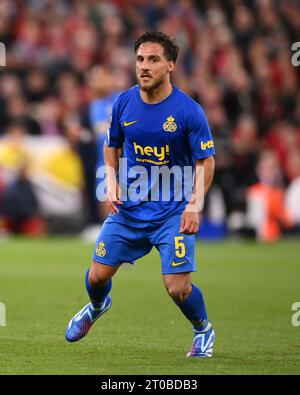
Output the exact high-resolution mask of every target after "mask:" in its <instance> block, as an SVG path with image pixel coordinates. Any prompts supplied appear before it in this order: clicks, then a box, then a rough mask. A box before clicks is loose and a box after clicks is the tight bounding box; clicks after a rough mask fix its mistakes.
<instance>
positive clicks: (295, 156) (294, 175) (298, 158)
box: [285, 147, 300, 233]
mask: <svg viewBox="0 0 300 395" xmlns="http://www.w3.org/2000/svg"><path fill="white" fill-rule="evenodd" d="M286 173H287V177H288V180H289V185H288V187H287V189H286V193H285V207H286V210H287V212H288V214H289V216H290V218H291V219H292V221H293V223H294V224H295V226H296V227H297V230H298V233H299V231H300V150H299V149H298V148H297V147H294V148H293V149H291V150H290V152H289V155H288V158H287V161H286Z"/></svg>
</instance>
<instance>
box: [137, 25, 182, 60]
mask: <svg viewBox="0 0 300 395" xmlns="http://www.w3.org/2000/svg"><path fill="white" fill-rule="evenodd" d="M146 42H151V43H158V44H160V45H161V46H162V47H163V48H164V54H165V56H166V58H167V59H168V60H169V61H172V62H174V63H175V62H176V59H177V55H178V51H179V47H178V45H177V44H176V42H175V40H173V39H171V38H170V37H169V36H168V35H167V34H165V33H162V32H156V31H151V32H146V33H144V34H142V35H141V36H140V37H139V38H138V39H137V40H136V42H135V44H134V51H135V53H136V52H137V50H138V49H139V47H140V46H141V45H142V44H144V43H146Z"/></svg>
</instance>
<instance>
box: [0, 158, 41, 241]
mask: <svg viewBox="0 0 300 395" xmlns="http://www.w3.org/2000/svg"><path fill="white" fill-rule="evenodd" d="M27 172H28V164H27V161H26V158H24V159H23V163H21V164H20V167H19V169H18V171H17V175H16V178H15V180H14V181H12V182H11V183H10V184H9V185H7V186H6V188H5V190H4V192H3V196H2V207H1V214H2V218H3V221H4V228H5V229H6V230H7V231H8V232H9V233H16V234H23V235H26V236H41V235H44V234H45V233H46V224H45V221H44V220H43V219H42V217H41V215H40V213H39V203H38V200H37V197H36V194H35V192H34V189H33V186H32V184H31V182H30V180H29V178H28V173H27Z"/></svg>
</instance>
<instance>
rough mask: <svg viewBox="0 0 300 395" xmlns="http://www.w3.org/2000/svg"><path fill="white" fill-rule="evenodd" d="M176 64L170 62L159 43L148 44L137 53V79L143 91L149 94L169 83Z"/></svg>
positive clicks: (142, 46)
mask: <svg viewBox="0 0 300 395" xmlns="http://www.w3.org/2000/svg"><path fill="white" fill-rule="evenodd" d="M173 69H174V62H172V61H169V60H168V59H167V58H166V56H165V54H164V48H163V47H162V46H161V45H160V44H158V43H152V42H146V43H144V44H142V45H141V46H140V47H139V49H138V50H137V53H136V77H137V81H138V83H139V85H140V87H141V89H142V90H144V91H146V92H149V91H152V90H153V89H156V88H158V87H159V86H160V85H162V84H163V83H165V82H168V81H169V75H170V73H171V71H173Z"/></svg>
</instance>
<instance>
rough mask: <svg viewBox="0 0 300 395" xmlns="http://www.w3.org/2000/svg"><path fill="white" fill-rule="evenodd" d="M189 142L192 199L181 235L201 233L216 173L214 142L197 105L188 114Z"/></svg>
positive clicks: (185, 212) (186, 210)
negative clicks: (191, 159) (191, 158)
mask: <svg viewBox="0 0 300 395" xmlns="http://www.w3.org/2000/svg"><path fill="white" fill-rule="evenodd" d="M188 140H189V145H190V148H191V152H192V157H193V159H194V175H195V177H194V185H193V192H192V197H191V199H190V201H189V203H188V204H187V206H186V207H185V210H184V212H183V214H182V217H181V224H180V233H184V234H187V235H191V234H194V233H197V232H198V231H199V225H200V219H201V211H202V208H203V204H204V197H205V195H206V193H207V191H208V189H209V187H210V185H211V183H212V180H213V177H214V171H215V161H214V157H213V156H214V154H215V148H214V141H213V137H212V134H211V130H210V128H209V125H208V122H207V119H206V115H205V113H204V111H203V109H202V108H201V107H200V106H198V105H196V106H194V108H193V110H192V111H190V112H189V114H188Z"/></svg>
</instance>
